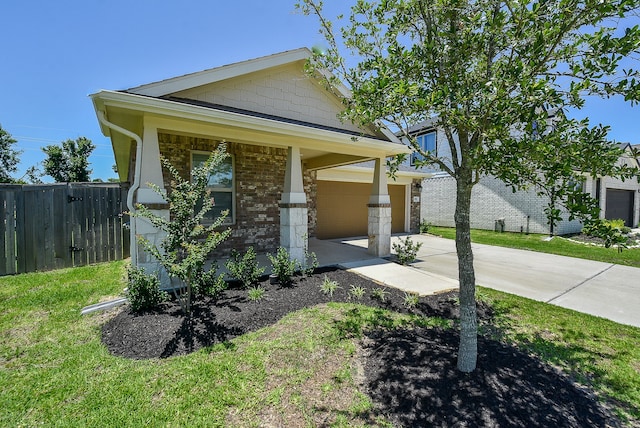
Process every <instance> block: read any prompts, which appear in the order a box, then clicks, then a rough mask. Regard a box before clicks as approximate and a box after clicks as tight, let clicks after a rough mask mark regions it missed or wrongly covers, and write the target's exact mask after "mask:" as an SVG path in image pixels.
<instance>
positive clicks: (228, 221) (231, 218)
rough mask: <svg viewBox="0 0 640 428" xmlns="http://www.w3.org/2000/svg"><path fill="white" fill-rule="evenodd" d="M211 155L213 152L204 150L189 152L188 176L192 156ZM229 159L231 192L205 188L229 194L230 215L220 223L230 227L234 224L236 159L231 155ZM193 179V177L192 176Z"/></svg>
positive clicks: (222, 188) (218, 188)
mask: <svg viewBox="0 0 640 428" xmlns="http://www.w3.org/2000/svg"><path fill="white" fill-rule="evenodd" d="M211 153H213V152H208V151H205V150H191V151H190V153H189V174H190V175H191V173H192V171H193V155H194V154H196V155H205V156H211ZM228 156H229V157H230V158H231V190H229V189H228V188H226V187H209V186H207V189H209V190H210V191H212V192H227V193H229V192H230V193H231V214H230V215H228V216H227V218H226V221H225V222H224V223H222V224H223V225H225V226H231V225H234V224H236V211H237V209H236V207H237V205H236V157H235V156H234V155H232V154H229V155H228ZM192 177H193V176H192ZM206 222H207V223H208V222H209V221H208V220H206Z"/></svg>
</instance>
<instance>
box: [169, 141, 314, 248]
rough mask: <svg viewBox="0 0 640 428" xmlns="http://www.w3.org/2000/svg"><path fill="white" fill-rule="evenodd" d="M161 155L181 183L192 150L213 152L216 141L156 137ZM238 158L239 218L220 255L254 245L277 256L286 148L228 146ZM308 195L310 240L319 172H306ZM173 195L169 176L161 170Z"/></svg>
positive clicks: (245, 145) (188, 170) (305, 181)
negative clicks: (175, 171)
mask: <svg viewBox="0 0 640 428" xmlns="http://www.w3.org/2000/svg"><path fill="white" fill-rule="evenodd" d="M158 143H159V147H160V153H161V154H162V155H163V156H165V157H166V158H167V159H169V161H170V162H171V163H172V165H174V167H175V168H176V169H177V170H178V172H179V173H180V174H181V176H182V177H183V178H187V177H189V175H190V164H191V159H190V156H191V155H190V154H191V151H192V150H197V151H213V150H214V149H215V148H216V146H217V144H219V142H218V141H215V140H210V139H205V138H198V137H190V136H183V135H173V134H166V133H159V134H158ZM227 151H228V152H229V154H231V155H232V156H233V157H234V166H235V169H234V173H235V177H234V178H235V191H236V204H235V208H236V213H235V220H236V221H235V224H233V225H231V226H229V227H230V228H231V231H232V232H231V236H230V237H229V238H228V239H227V240H226V241H225V242H224V243H223V244H222V245H221V246H220V248H219V250H220V251H219V254H218V255H225V254H228V252H229V251H230V250H231V249H237V250H239V251H243V250H245V249H246V248H248V247H249V246H253V247H254V249H255V250H256V252H273V251H274V250H275V249H277V248H278V246H279V245H280V209H279V207H278V202H279V200H280V198H281V196H282V191H283V189H284V177H285V167H286V161H287V151H286V150H285V149H280V148H274V147H266V146H254V145H247V144H239V143H233V142H231V143H229V142H227ZM304 175H305V176H304V184H305V192H306V193H307V200H308V201H309V236H314V234H315V224H316V221H315V219H316V209H315V194H316V183H315V175H316V174H315V172H307V171H305V172H304ZM163 177H164V180H165V186H166V188H167V189H168V190H169V189H170V183H169V178H170V176H169V174H168V171H163Z"/></svg>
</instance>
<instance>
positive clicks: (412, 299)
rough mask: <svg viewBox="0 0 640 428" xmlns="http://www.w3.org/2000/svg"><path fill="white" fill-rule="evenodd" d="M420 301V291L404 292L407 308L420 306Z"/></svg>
mask: <svg viewBox="0 0 640 428" xmlns="http://www.w3.org/2000/svg"><path fill="white" fill-rule="evenodd" d="M419 302H420V295H418V293H408V292H405V293H404V302H403V304H404V307H405V308H407V309H413V308H415V307H416V306H418V303H419Z"/></svg>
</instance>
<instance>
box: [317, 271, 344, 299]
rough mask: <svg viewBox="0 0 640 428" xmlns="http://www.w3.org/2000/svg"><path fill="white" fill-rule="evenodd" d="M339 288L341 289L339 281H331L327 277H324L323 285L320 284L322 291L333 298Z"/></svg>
mask: <svg viewBox="0 0 640 428" xmlns="http://www.w3.org/2000/svg"><path fill="white" fill-rule="evenodd" d="M338 288H340V285H339V284H338V281H334V280H331V279H329V277H328V276H327V275H325V276H324V279H323V280H322V284H320V290H322V292H323V293H324V294H325V295H327V296H329V297H333V293H335V291H336V290H337V289H338Z"/></svg>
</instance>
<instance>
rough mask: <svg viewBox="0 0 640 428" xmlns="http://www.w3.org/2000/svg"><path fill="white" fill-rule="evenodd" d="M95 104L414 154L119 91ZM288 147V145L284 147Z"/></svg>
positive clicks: (97, 97) (380, 152)
mask: <svg viewBox="0 0 640 428" xmlns="http://www.w3.org/2000/svg"><path fill="white" fill-rule="evenodd" d="M91 98H92V99H93V100H94V105H96V106H98V105H102V106H103V107H102V108H103V109H104V108H107V107H114V108H121V109H128V110H131V111H135V112H140V113H141V114H142V113H143V114H153V115H158V116H168V117H171V118H173V119H180V120H191V121H197V122H203V123H207V124H210V125H224V126H232V127H237V128H244V129H251V130H256V131H261V132H266V133H274V134H284V135H290V136H295V137H296V138H302V139H305V138H307V139H309V140H313V142H310V143H305V142H304V141H300V143H299V144H296V145H299V147H301V148H310V149H319V147H318V144H317V141H318V140H320V141H322V142H323V144H322V145H323V147H322V148H321V149H322V150H327V151H335V152H338V153H340V152H342V151H341V150H339V149H340V148H341V147H342V148H344V147H345V144H348V145H350V146H351V147H352V148H354V149H357V150H358V151H359V152H361V153H363V154H364V153H367V154H369V155H371V157H378V156H394V155H397V154H401V153H411V149H410V148H408V147H406V146H404V145H402V144H395V143H391V142H387V141H380V140H377V139H375V138H369V137H364V136H352V135H349V134H344V133H341V132H336V131H331V130H327V129H319V128H313V127H309V126H304V125H298V124H295V123H289V122H282V121H278V120H273V119H267V118H262V117H255V116H249V115H244V114H240V113H234V112H228V111H223V110H216V109H211V108H207V107H201V106H196V105H191V104H183V103H179V102H174V101H169V100H162V99H157V98H151V97H146V96H141V95H136V94H129V93H125V92H117V91H101V92H98V93H96V94H93V95H91ZM283 146H286V144H283Z"/></svg>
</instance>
